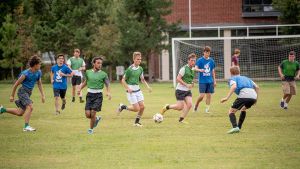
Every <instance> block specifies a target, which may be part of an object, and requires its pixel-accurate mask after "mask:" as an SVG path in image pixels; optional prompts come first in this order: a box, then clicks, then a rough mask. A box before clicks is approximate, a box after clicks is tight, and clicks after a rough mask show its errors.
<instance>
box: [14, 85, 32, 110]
mask: <svg viewBox="0 0 300 169" xmlns="http://www.w3.org/2000/svg"><path fill="white" fill-rule="evenodd" d="M31 93H32V90H31V89H28V88H26V87H24V86H22V87H20V88H19V90H18V98H19V99H18V100H16V101H15V104H16V105H17V106H18V107H19V108H21V109H23V110H24V111H25V110H26V106H28V105H30V104H32V103H33V102H32V100H30V96H31Z"/></svg>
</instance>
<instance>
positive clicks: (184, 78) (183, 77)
mask: <svg viewBox="0 0 300 169" xmlns="http://www.w3.org/2000/svg"><path fill="white" fill-rule="evenodd" d="M196 57H197V56H196V54H194V53H192V54H190V55H189V56H188V64H187V65H185V66H183V67H182V68H181V69H180V70H179V73H178V75H177V82H178V84H177V87H176V91H175V96H176V100H177V102H176V104H172V105H169V104H167V105H165V106H164V107H163V108H162V110H161V114H162V115H164V113H165V112H166V111H167V110H169V109H173V110H178V111H181V110H182V113H181V115H180V118H179V122H180V123H186V122H185V121H184V118H185V117H186V116H187V114H188V112H189V111H190V109H191V107H192V104H193V101H192V92H191V89H192V87H193V86H194V82H193V80H194V76H195V72H194V70H193V67H194V66H195V63H196Z"/></svg>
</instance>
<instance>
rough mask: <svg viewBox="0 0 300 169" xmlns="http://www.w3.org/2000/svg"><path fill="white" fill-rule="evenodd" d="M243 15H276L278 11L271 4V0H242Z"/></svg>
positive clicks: (278, 13) (278, 14)
mask: <svg viewBox="0 0 300 169" xmlns="http://www.w3.org/2000/svg"><path fill="white" fill-rule="evenodd" d="M242 11H243V17H278V16H280V12H279V11H277V10H275V9H274V8H273V6H272V0H243V5H242Z"/></svg>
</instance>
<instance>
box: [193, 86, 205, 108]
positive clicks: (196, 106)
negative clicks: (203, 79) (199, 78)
mask: <svg viewBox="0 0 300 169" xmlns="http://www.w3.org/2000/svg"><path fill="white" fill-rule="evenodd" d="M206 91H207V85H206V84H205V83H199V93H200V95H199V96H198V98H197V100H196V103H195V106H194V111H195V112H196V111H197V110H198V107H199V103H200V102H201V101H202V100H203V98H204V96H205V93H207V92H206Z"/></svg>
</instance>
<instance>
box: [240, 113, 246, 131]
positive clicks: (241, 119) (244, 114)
mask: <svg viewBox="0 0 300 169" xmlns="http://www.w3.org/2000/svg"><path fill="white" fill-rule="evenodd" d="M245 118H246V111H242V112H241V114H240V118H239V123H238V127H239V128H240V129H241V128H242V125H243V122H244V120H245Z"/></svg>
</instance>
